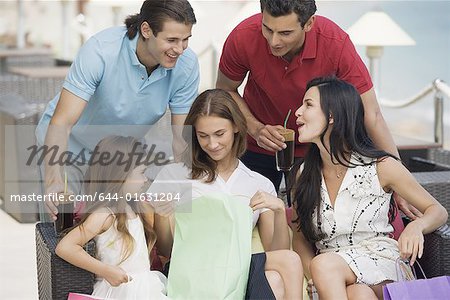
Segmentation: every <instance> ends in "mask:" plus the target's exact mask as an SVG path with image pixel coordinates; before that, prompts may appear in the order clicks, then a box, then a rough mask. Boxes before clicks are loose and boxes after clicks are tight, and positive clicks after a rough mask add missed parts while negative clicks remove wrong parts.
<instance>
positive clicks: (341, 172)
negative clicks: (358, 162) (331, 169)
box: [336, 169, 345, 179]
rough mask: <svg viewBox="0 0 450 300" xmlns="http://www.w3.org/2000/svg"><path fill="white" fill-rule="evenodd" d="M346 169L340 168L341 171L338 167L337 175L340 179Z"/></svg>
mask: <svg viewBox="0 0 450 300" xmlns="http://www.w3.org/2000/svg"><path fill="white" fill-rule="evenodd" d="M344 171H345V169H343V170H340V171H339V169H336V177H337V178H338V179H340V178H341V177H342V175H343V174H344Z"/></svg>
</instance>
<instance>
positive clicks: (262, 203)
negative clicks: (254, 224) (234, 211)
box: [250, 191, 284, 212]
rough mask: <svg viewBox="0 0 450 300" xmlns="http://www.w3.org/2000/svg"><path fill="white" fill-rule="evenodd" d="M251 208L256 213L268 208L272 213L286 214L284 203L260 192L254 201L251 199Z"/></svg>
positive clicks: (253, 198) (254, 196)
mask: <svg viewBox="0 0 450 300" xmlns="http://www.w3.org/2000/svg"><path fill="white" fill-rule="evenodd" d="M250 207H251V208H252V209H253V210H254V211H255V210H257V209H261V208H268V209H270V210H272V211H283V212H284V202H283V200H281V199H278V198H277V197H276V196H274V195H272V194H269V193H267V192H262V191H258V192H256V193H255V194H254V195H253V197H252V199H250Z"/></svg>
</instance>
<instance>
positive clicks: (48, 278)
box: [36, 223, 95, 300]
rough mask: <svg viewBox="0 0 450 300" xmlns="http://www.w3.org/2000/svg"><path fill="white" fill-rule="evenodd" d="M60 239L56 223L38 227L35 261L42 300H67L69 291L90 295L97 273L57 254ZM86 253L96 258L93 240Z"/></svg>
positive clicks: (87, 245)
mask: <svg viewBox="0 0 450 300" xmlns="http://www.w3.org/2000/svg"><path fill="white" fill-rule="evenodd" d="M57 242H58V240H57V238H56V235H55V231H54V228H53V223H37V224H36V260H37V276H38V291H39V299H40V300H66V299H67V296H68V294H69V292H77V293H83V294H91V293H92V289H93V286H94V281H95V277H94V274H92V273H90V272H88V271H85V270H83V269H80V268H77V267H75V266H73V265H71V264H69V263H68V262H66V261H64V260H63V259H61V258H59V257H58V256H57V255H56V254H55V248H56V244H57ZM85 250H86V251H87V252H88V253H89V254H90V255H92V256H95V244H94V242H93V241H90V242H89V243H87V244H86V246H85Z"/></svg>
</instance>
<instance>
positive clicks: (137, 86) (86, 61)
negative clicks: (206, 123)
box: [36, 27, 200, 152]
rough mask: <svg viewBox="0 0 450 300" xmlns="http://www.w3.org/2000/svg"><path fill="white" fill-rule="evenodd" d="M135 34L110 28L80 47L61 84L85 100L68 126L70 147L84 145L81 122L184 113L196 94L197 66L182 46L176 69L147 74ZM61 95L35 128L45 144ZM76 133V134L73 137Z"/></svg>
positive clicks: (137, 120) (126, 121) (136, 120)
mask: <svg viewBox="0 0 450 300" xmlns="http://www.w3.org/2000/svg"><path fill="white" fill-rule="evenodd" d="M138 37H139V34H137V35H136V37H135V38H134V39H133V40H130V39H128V37H127V36H126V28H125V27H113V28H109V29H106V30H104V31H101V32H99V33H97V34H96V35H94V36H93V37H91V38H90V39H89V40H88V41H87V42H86V43H85V44H84V45H83V46H82V47H81V49H80V51H79V52H78V55H77V57H76V58H75V60H74V62H73V64H72V66H71V67H70V70H69V73H68V75H67V77H66V79H65V82H64V84H63V88H65V89H66V90H68V91H69V92H71V93H73V94H75V95H77V96H78V97H80V98H82V99H84V100H85V101H86V102H88V104H87V106H86V107H85V109H84V111H83V112H82V114H81V116H80V119H79V120H78V122H77V123H76V124H75V126H74V127H73V129H72V134H71V138H70V140H69V150H70V151H74V152H78V151H79V150H81V147H83V146H88V148H91V147H90V145H83V142H81V141H82V140H83V139H82V136H81V135H83V134H84V133H86V130H85V129H82V130H77V127H80V128H85V127H86V126H83V125H151V124H154V123H156V122H157V121H158V120H159V119H160V118H161V117H162V116H163V115H164V113H165V111H166V109H167V106H168V107H169V109H170V111H171V113H172V114H187V113H188V112H189V108H190V107H191V104H192V102H193V101H194V99H195V97H196V96H197V94H198V85H199V79H200V78H199V65H198V59H197V56H196V55H195V53H194V52H193V51H192V50H191V49H189V48H188V49H186V50H185V51H184V52H183V54H182V55H181V56H180V57H179V58H178V61H177V63H176V65H175V67H174V68H171V69H167V68H163V67H161V66H159V67H158V68H157V69H156V70H154V71H153V72H152V73H151V75H150V76H148V75H147V71H146V68H145V66H144V65H142V64H141V63H140V62H139V60H138V58H137V55H136V45H137V40H138ZM59 97H60V94H58V95H56V97H55V98H54V99H53V100H52V101H50V102H49V104H48V105H47V108H46V110H45V112H44V114H43V116H42V118H41V120H40V121H39V124H38V127H37V129H36V137H37V139H38V143H39V144H41V145H42V144H43V142H44V138H45V134H46V131H47V127H48V124H49V123H50V119H51V117H52V116H53V112H54V110H55V107H56V105H57V103H58V101H59ZM77 135H79V136H77Z"/></svg>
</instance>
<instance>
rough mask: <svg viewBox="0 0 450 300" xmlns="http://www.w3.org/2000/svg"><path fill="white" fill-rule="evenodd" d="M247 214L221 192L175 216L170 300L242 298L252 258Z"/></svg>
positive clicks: (239, 202) (238, 202)
mask: <svg viewBox="0 0 450 300" xmlns="http://www.w3.org/2000/svg"><path fill="white" fill-rule="evenodd" d="M251 238H252V210H251V209H250V207H249V206H248V205H245V204H244V203H243V202H242V200H239V199H235V198H233V197H230V196H227V195H224V194H214V195H208V196H204V197H201V198H197V199H195V200H194V201H193V202H192V212H191V213H187V212H184V213H181V212H180V213H176V214H175V234H174V244H173V249H172V257H171V261H170V269H169V276H168V287H167V292H168V297H169V298H171V299H243V298H244V296H245V290H246V286H247V280H248V272H249V267H250V259H251Z"/></svg>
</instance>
